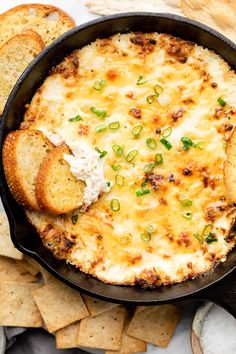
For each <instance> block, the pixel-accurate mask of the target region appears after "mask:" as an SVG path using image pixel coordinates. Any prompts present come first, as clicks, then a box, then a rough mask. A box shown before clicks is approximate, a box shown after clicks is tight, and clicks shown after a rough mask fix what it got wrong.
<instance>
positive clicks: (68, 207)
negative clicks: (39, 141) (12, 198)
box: [35, 145, 84, 214]
mask: <svg viewBox="0 0 236 354" xmlns="http://www.w3.org/2000/svg"><path fill="white" fill-rule="evenodd" d="M68 153H70V150H69V148H68V147H67V146H66V145H62V146H58V147H56V148H55V149H54V150H53V151H51V152H50V153H49V154H48V155H47V156H46V157H45V158H44V160H43V162H42V163H41V165H40V169H39V172H38V176H37V181H36V188H35V191H36V199H37V202H38V205H39V207H40V209H41V210H44V211H47V212H50V213H52V214H64V213H69V212H71V211H73V210H74V209H76V208H78V207H79V205H80V204H81V203H82V199H83V188H84V183H83V182H82V181H78V180H77V179H76V178H75V177H74V176H73V175H72V174H71V172H70V167H69V164H68V163H67V162H66V161H65V160H64V159H63V155H64V154H68ZM64 196H65V198H64Z"/></svg>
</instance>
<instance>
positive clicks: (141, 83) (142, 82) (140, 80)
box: [136, 76, 147, 85]
mask: <svg viewBox="0 0 236 354" xmlns="http://www.w3.org/2000/svg"><path fill="white" fill-rule="evenodd" d="M143 79H144V76H139V77H138V80H137V82H136V85H143V84H145V83H146V82H147V80H143Z"/></svg>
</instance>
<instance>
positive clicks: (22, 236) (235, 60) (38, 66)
mask: <svg viewBox="0 0 236 354" xmlns="http://www.w3.org/2000/svg"><path fill="white" fill-rule="evenodd" d="M129 31H143V32H153V31H157V32H165V33H171V34H173V35H175V36H179V37H181V38H184V39H187V40H191V41H194V42H196V43H198V44H200V45H203V46H204V47H207V48H209V49H213V50H214V51H215V52H216V53H218V54H220V55H221V56H222V57H223V58H224V59H225V60H226V61H227V62H228V63H229V64H230V65H231V67H232V68H233V69H236V45H235V44H234V43H232V42H231V41H230V40H228V39H227V38H225V37H224V36H222V35H221V34H219V33H217V32H215V31H213V30H212V29H210V28H208V27H206V26H204V25H201V24H199V23H197V22H195V21H191V20H188V19H186V18H183V17H179V16H175V15H169V14H151V13H129V14H122V15H115V16H109V17H104V18H102V19H99V20H95V21H91V22H89V23H87V24H84V25H81V26H79V27H77V28H75V29H72V30H71V31H69V32H68V33H66V34H64V35H63V36H61V37H60V38H59V39H58V40H56V41H55V42H53V43H52V44H51V45H50V46H49V47H47V48H46V49H45V50H44V51H43V52H42V53H41V54H40V55H39V56H38V57H37V58H36V59H35V60H34V61H33V63H32V64H31V65H30V66H29V67H28V68H27V69H26V70H25V72H24V73H23V75H22V76H21V77H20V79H19V80H18V82H17V84H16V85H15V87H14V89H13V91H12V93H11V95H10V97H9V99H8V102H7V104H6V107H5V110H4V112H3V116H2V121H1V133H0V146H1V147H2V143H3V140H4V138H5V136H6V135H7V133H9V132H10V131H12V130H15V129H18V128H19V125H20V122H21V121H22V119H23V115H24V112H25V104H26V103H29V102H30V100H31V98H32V97H33V95H34V93H35V91H36V90H37V88H38V87H39V86H40V85H41V84H42V82H43V81H44V79H45V78H46V77H47V75H48V72H49V70H50V68H52V66H54V65H56V64H57V63H59V62H60V61H61V60H62V59H63V58H64V57H65V56H66V55H67V54H68V53H70V52H71V51H72V50H74V49H77V48H81V47H83V46H84V45H87V44H88V43H90V42H92V41H94V40H95V39H97V38H102V37H103V38H104V37H108V36H111V35H113V34H115V33H118V32H121V33H125V32H129ZM0 176H1V181H0V188H1V196H2V201H3V205H4V208H5V210H6V212H7V215H8V218H9V223H10V230H11V237H12V240H13V242H14V244H15V246H16V247H17V248H18V249H19V250H20V251H22V252H23V253H26V254H28V255H30V256H31V257H33V258H34V259H36V260H37V261H38V262H39V263H41V264H42V265H43V266H44V267H45V268H46V269H47V270H48V271H49V272H51V273H52V274H53V275H55V276H56V277H57V278H59V279H61V280H62V281H63V282H64V283H66V284H68V285H70V286H72V287H74V288H76V289H80V290H81V291H83V292H85V293H87V294H90V295H92V296H96V297H98V298H101V299H105V300H108V301H113V302H118V303H126V304H139V305H153V304H161V303H167V302H171V301H174V300H180V299H185V298H188V299H210V300H211V301H213V302H217V303H220V304H221V305H222V306H223V307H225V308H226V309H228V310H229V311H231V312H232V313H233V314H234V316H235V317H236V285H234V283H235V280H236V276H235V274H236V273H235V272H234V274H233V270H234V269H235V268H236V265H235V262H236V249H235V250H234V251H233V252H231V253H230V254H229V256H228V258H227V260H226V261H225V262H224V263H223V264H221V265H219V266H218V267H217V268H216V269H215V270H214V271H212V272H211V273H210V274H208V275H206V276H204V277H200V278H197V279H195V280H189V281H186V282H183V283H181V284H178V285H171V286H166V287H160V288H157V289H154V290H147V289H139V288H135V287H128V286H114V285H107V284H104V283H102V282H100V281H98V280H96V279H94V278H92V277H90V276H87V275H85V274H84V273H81V272H79V271H76V270H75V269H74V268H73V267H71V266H69V265H67V264H66V263H65V262H62V261H58V260H56V259H55V258H54V257H53V256H52V254H51V252H49V251H48V250H46V249H45V248H44V247H43V245H42V242H41V240H40V238H39V236H38V235H37V233H36V231H35V229H34V227H33V226H32V225H30V224H29V223H28V221H27V220H26V217H25V214H24V211H23V209H22V208H21V207H19V206H18V205H17V203H16V202H15V201H14V199H13V198H12V196H11V194H10V192H9V189H8V187H7V184H6V181H5V177H4V173H3V169H2V164H1V166H0ZM229 273H231V274H230V275H229ZM226 275H228V276H227V278H225V279H223V278H224V277H225V276H226ZM216 283H217V284H216Z"/></svg>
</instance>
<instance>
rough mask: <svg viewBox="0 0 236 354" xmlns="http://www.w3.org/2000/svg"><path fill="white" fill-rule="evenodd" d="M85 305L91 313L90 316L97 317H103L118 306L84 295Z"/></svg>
mask: <svg viewBox="0 0 236 354" xmlns="http://www.w3.org/2000/svg"><path fill="white" fill-rule="evenodd" d="M82 296H83V299H84V302H85V305H86V307H87V309H88V311H89V314H90V316H92V317H95V316H98V315H101V314H102V313H104V312H106V311H109V310H110V309H112V308H113V307H116V306H118V305H117V304H113V303H112V302H106V301H102V300H98V299H95V298H92V297H90V296H87V295H82Z"/></svg>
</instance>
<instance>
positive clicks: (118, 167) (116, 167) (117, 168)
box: [111, 165, 121, 171]
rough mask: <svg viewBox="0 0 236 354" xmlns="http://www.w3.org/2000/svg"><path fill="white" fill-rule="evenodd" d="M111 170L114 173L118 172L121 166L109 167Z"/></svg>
mask: <svg viewBox="0 0 236 354" xmlns="http://www.w3.org/2000/svg"><path fill="white" fill-rule="evenodd" d="M111 168H112V169H113V170H114V171H119V170H120V168H121V165H111Z"/></svg>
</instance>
